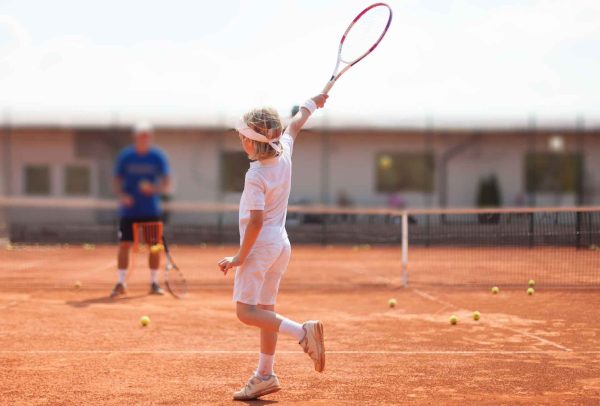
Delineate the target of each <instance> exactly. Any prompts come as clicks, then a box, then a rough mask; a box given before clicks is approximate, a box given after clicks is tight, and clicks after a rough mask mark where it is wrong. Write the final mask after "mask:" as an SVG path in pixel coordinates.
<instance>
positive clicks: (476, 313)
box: [473, 310, 481, 321]
mask: <svg viewBox="0 0 600 406" xmlns="http://www.w3.org/2000/svg"><path fill="white" fill-rule="evenodd" d="M480 318H481V313H479V312H478V311H477V310H475V311H474V312H473V320H475V321H477V320H479V319H480Z"/></svg>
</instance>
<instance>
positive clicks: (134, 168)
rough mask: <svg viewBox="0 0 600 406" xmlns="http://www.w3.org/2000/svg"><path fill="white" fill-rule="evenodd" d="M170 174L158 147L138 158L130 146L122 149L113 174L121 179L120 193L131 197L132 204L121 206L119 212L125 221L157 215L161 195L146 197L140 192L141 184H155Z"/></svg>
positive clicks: (165, 160)
mask: <svg viewBox="0 0 600 406" xmlns="http://www.w3.org/2000/svg"><path fill="white" fill-rule="evenodd" d="M169 172H170V169H169V162H168V161H167V156H166V155H165V153H164V152H163V151H161V150H160V149H158V148H154V147H151V148H150V150H149V151H148V152H147V153H146V154H145V155H139V154H138V153H137V152H136V150H135V148H134V147H133V146H129V147H126V148H124V149H123V150H122V151H121V152H120V153H119V155H118V156H117V162H116V164H115V170H114V175H115V176H116V177H118V178H120V179H121V188H122V189H121V190H122V192H124V193H127V194H128V195H129V196H131V197H132V198H133V205H132V206H129V207H125V206H123V205H121V207H120V209H119V213H120V215H121V217H124V218H130V219H131V218H143V217H158V216H160V212H161V210H160V196H159V195H157V194H153V195H151V196H146V195H144V194H143V193H142V192H141V188H140V185H141V182H144V181H145V182H150V183H152V184H153V185H158V184H159V183H160V181H161V178H163V177H165V176H168V175H169Z"/></svg>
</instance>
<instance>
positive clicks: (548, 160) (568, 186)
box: [525, 152, 583, 193]
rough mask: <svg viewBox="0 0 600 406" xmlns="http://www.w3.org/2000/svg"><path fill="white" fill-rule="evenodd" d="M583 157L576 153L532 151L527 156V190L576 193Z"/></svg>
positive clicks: (533, 191)
mask: <svg viewBox="0 0 600 406" xmlns="http://www.w3.org/2000/svg"><path fill="white" fill-rule="evenodd" d="M582 164H583V159H582V156H581V155H580V154H574V153H551V152H547V153H530V154H527V155H526V157H525V170H526V174H525V177H526V184H527V192H529V193H536V192H550V193H576V192H577V190H578V185H579V182H580V180H581V179H580V176H581V170H582V168H583V166H582Z"/></svg>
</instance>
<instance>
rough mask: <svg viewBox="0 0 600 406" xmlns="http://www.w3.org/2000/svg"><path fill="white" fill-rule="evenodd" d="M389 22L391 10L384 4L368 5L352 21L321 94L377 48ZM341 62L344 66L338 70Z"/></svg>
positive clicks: (327, 90)
mask: <svg viewBox="0 0 600 406" xmlns="http://www.w3.org/2000/svg"><path fill="white" fill-rule="evenodd" d="M391 22H392V9H391V8H390V6H388V5H387V4H385V3H375V4H372V5H370V6H369V7H367V8H365V9H364V10H363V11H361V12H360V13H359V14H358V15H357V16H356V17H355V18H354V20H352V22H351V23H350V25H349V26H348V28H347V29H346V31H345V32H344V35H342V39H341V40H340V46H339V48H338V55H337V62H336V64H335V69H334V70H333V74H332V75H331V79H329V82H327V84H326V85H325V87H324V88H323V92H322V93H323V94H327V93H329V91H330V90H331V88H332V87H333V85H334V84H335V82H336V81H337V80H338V79H339V78H340V76H342V75H343V74H344V73H346V71H347V70H348V69H350V67H352V66H354V65H356V64H357V63H358V62H359V61H361V60H362V59H363V58H364V57H365V56H367V55H369V54H370V53H371V52H373V50H374V49H375V48H377V45H379V43H380V42H381V40H382V39H383V37H384V36H385V34H386V32H387V30H388V28H389V27H390V24H391ZM342 62H343V63H344V64H346V66H344V67H343V68H342V69H341V70H340V64H341V63H342Z"/></svg>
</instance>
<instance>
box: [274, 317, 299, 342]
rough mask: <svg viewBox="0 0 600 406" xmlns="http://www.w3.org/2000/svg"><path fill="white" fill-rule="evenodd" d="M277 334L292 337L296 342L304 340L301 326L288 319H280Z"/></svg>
mask: <svg viewBox="0 0 600 406" xmlns="http://www.w3.org/2000/svg"><path fill="white" fill-rule="evenodd" d="M279 317H281V316H279ZM279 332H280V333H282V334H285V335H288V336H292V337H294V338H295V339H296V340H298V341H300V340H302V339H303V338H304V329H303V328H302V324H300V323H296V322H295V321H293V320H290V319H286V318H285V317H281V324H280V325H279Z"/></svg>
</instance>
